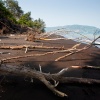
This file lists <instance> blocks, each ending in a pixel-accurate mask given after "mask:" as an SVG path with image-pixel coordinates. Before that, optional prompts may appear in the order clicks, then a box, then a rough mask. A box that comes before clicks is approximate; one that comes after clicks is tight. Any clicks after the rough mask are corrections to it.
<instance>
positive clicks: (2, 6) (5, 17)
mask: <svg viewBox="0 0 100 100" xmlns="http://www.w3.org/2000/svg"><path fill="white" fill-rule="evenodd" d="M29 27H30V28H31V29H33V30H35V31H37V32H38V33H41V32H45V30H44V28H45V22H44V21H43V20H42V19H41V18H39V19H35V20H33V18H32V17H31V12H27V13H24V11H23V10H22V8H21V7H20V6H19V4H18V1H17V0H5V1H3V0H0V34H9V33H22V32H24V31H26V30H27V29H29Z"/></svg>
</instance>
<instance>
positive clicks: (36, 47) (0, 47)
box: [0, 45, 64, 50]
mask: <svg viewBox="0 0 100 100" xmlns="http://www.w3.org/2000/svg"><path fill="white" fill-rule="evenodd" d="M23 48H29V49H61V50H64V47H48V46H42V45H40V46H32V45H18V46H5V45H3V46H0V49H12V50H20V49H23Z"/></svg>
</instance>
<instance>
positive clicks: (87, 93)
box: [0, 36, 100, 100]
mask: <svg viewBox="0 0 100 100" xmlns="http://www.w3.org/2000/svg"><path fill="white" fill-rule="evenodd" d="M24 38H25V36H12V37H11V36H10V37H0V39H1V41H0V45H25V44H29V45H44V46H56V47H62V46H64V47H65V48H70V47H72V46H73V45H74V44H76V42H74V41H72V40H57V41H43V40H41V41H37V42H28V41H25V40H24ZM83 46H85V44H82V45H81V46H80V47H79V48H82V47H83ZM52 50H53V49H46V50H44V49H41V50H40V49H34V50H28V52H27V53H26V54H25V53H24V52H25V50H24V49H22V50H3V49H0V52H5V53H4V54H0V59H3V58H7V57H13V56H20V55H27V54H36V53H45V52H49V51H52ZM8 52H9V53H11V54H8ZM65 54H66V53H57V54H47V55H45V56H39V57H27V58H20V59H16V60H10V61H8V62H5V63H6V64H12V65H21V66H22V65H24V66H26V67H31V68H35V69H37V70H39V64H40V65H41V66H42V70H43V72H47V73H48V72H50V73H56V72H58V71H60V70H61V69H63V68H66V67H70V66H73V65H80V66H84V65H91V66H100V49H98V48H96V47H92V48H90V49H88V50H84V51H82V52H80V53H77V54H74V55H71V56H69V57H66V58H64V59H62V60H60V61H58V62H55V61H54V60H55V59H56V58H58V57H60V56H62V55H65ZM0 73H1V72H0ZM65 76H68V77H83V78H95V79H100V70H92V69H73V68H69V69H68V71H67V72H66V73H65ZM2 78H3V76H2V75H0V81H1V82H0V100H89V99H90V100H99V99H100V86H89V85H77V84H59V85H58V87H57V89H58V90H61V91H63V92H65V93H66V94H68V96H69V97H68V98H66V97H64V98H60V97H58V96H56V95H54V94H53V93H52V92H51V91H50V90H49V89H48V88H47V87H46V86H45V85H44V84H43V83H41V82H40V81H38V80H35V79H34V83H31V82H30V81H31V80H30V79H28V78H23V77H19V76H13V75H12V76H11V75H8V76H6V77H5V79H4V80H3V81H2Z"/></svg>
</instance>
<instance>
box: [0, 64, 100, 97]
mask: <svg viewBox="0 0 100 100" xmlns="http://www.w3.org/2000/svg"><path fill="white" fill-rule="evenodd" d="M67 69H68V68H65V69H62V70H61V71H60V72H58V73H55V74H50V73H43V72H42V70H41V66H40V71H36V70H32V69H30V68H27V67H21V66H20V67H18V66H12V65H5V64H1V65H0V71H3V72H6V73H9V74H15V75H18V76H23V77H25V76H27V77H29V78H36V79H38V80H40V81H41V82H43V83H44V84H45V85H46V86H47V87H48V88H49V89H50V90H51V91H52V92H54V93H55V94H56V95H58V96H60V97H65V96H68V95H67V94H65V93H63V92H61V91H59V90H57V89H56V86H58V84H59V83H78V84H95V85H96V84H100V80H96V79H86V78H75V77H63V76H62V75H63V74H64V73H65V72H66V71H67ZM50 80H52V81H53V82H54V84H51V83H50Z"/></svg>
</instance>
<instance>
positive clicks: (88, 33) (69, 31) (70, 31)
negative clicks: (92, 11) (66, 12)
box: [48, 25, 100, 48]
mask: <svg viewBox="0 0 100 100" xmlns="http://www.w3.org/2000/svg"><path fill="white" fill-rule="evenodd" d="M57 28H58V27H56V28H50V29H49V31H48V32H49V34H57V35H61V36H63V37H65V38H68V39H72V40H74V41H77V42H81V43H86V44H89V43H91V42H92V41H93V40H94V39H96V38H97V37H98V36H100V29H98V28H96V27H91V26H80V25H72V26H67V27H64V28H63V27H61V28H60V27H59V29H57ZM95 44H100V38H99V39H98V40H97V41H95ZM96 46H97V47H99V48H100V45H96Z"/></svg>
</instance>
